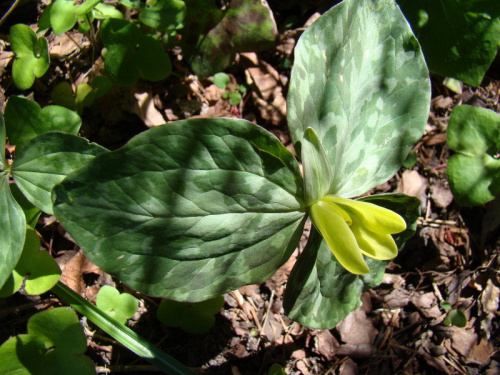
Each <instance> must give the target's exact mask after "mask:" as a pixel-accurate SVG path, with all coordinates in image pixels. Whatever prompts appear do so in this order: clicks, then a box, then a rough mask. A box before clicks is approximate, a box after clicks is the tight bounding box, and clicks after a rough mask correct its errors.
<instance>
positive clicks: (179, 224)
mask: <svg viewBox="0 0 500 375" xmlns="http://www.w3.org/2000/svg"><path fill="white" fill-rule="evenodd" d="M429 100H430V84H429V79H428V71H427V67H426V64H425V62H424V59H423V57H422V54H421V51H420V46H419V44H418V42H417V40H416V39H415V37H414V35H413V34H412V31H411V29H410V27H409V25H408V23H407V21H406V20H405V18H404V17H403V15H402V13H401V12H400V10H399V8H398V6H397V5H396V4H395V2H394V1H392V0H377V1H375V0H345V1H344V2H342V3H340V4H339V5H337V6H335V7H334V8H332V9H331V10H330V11H328V12H326V13H325V14H324V15H323V16H322V17H321V18H320V19H318V20H317V21H316V22H315V23H314V24H313V25H312V26H311V27H310V28H309V29H307V30H306V31H305V32H304V34H303V35H302V37H301V38H300V41H299V43H298V44H297V47H296V49H295V64H294V67H293V70H292V77H291V82H290V89H289V96H288V125H289V129H290V133H291V136H292V140H293V142H294V146H295V149H296V151H297V154H298V156H299V158H300V161H301V162H302V166H303V174H302V173H301V172H300V169H299V164H298V163H297V161H296V159H295V158H294V156H293V155H292V154H291V153H290V152H289V151H288V150H287V149H286V148H285V147H284V146H283V145H282V144H281V143H280V142H279V140H278V139H277V138H275V137H274V136H273V135H272V134H271V133H269V132H267V131H265V130H264V129H262V128H261V127H259V126H257V125H255V124H252V123H250V122H247V121H244V120H238V119H228V118H221V119H191V120H186V121H179V122H175V123H171V124H168V125H165V126H162V127H158V128H155V129H151V130H149V131H146V132H144V133H142V134H139V135H138V136H136V137H134V138H133V139H132V140H131V141H130V142H129V143H128V144H127V145H125V146H124V147H123V148H121V149H119V150H116V151H113V152H103V153H100V154H99V155H97V156H95V157H93V158H92V160H90V161H89V162H87V163H86V164H85V165H83V166H82V167H81V168H78V169H76V170H75V171H74V172H73V173H70V174H69V176H68V177H66V178H65V179H64V180H63V181H62V183H61V184H59V185H57V186H56V187H55V189H54V191H53V194H52V196H53V212H54V214H55V215H56V217H57V218H58V219H59V220H60V222H61V223H62V225H63V226H64V227H65V228H66V229H67V230H68V231H69V233H70V234H71V235H72V237H73V238H74V239H75V241H76V242H77V243H78V244H79V245H80V246H81V247H82V249H83V250H84V252H85V254H86V255H87V256H88V257H89V258H90V260H91V261H93V262H94V263H96V264H97V265H98V266H100V267H101V268H102V269H104V270H105V271H106V272H108V273H110V274H112V275H115V276H116V277H118V278H119V279H120V280H122V281H123V282H124V283H126V284H128V285H130V286H131V287H133V288H135V289H137V290H138V291H140V292H142V293H145V294H149V295H153V296H160V297H165V298H168V299H172V300H177V301H188V302H198V301H203V300H206V299H209V298H213V297H215V296H217V295H220V294H223V293H225V292H227V291H229V290H233V289H235V288H238V287H240V286H242V285H245V284H252V283H259V282H262V281H264V280H266V279H267V278H269V277H270V276H272V274H273V273H274V272H275V271H276V270H277V269H278V268H279V267H280V266H281V265H282V264H283V263H284V262H285V261H286V260H287V259H288V258H289V257H290V255H291V254H292V252H293V251H294V249H295V248H296V247H297V244H298V242H299V239H300V237H301V235H302V232H303V229H304V225H305V223H306V220H307V219H308V218H311V219H312V222H313V226H312V229H311V233H310V236H309V241H308V243H307V245H306V247H305V249H304V250H303V251H302V253H301V255H300V257H299V259H298V261H297V263H296V265H295V267H294V269H293V271H292V273H291V275H290V279H289V282H288V286H287V291H286V294H285V301H284V307H285V310H286V313H287V314H288V315H289V316H290V317H291V318H293V319H296V320H298V321H299V322H301V323H303V324H305V325H308V326H310V327H314V328H331V327H332V326H334V325H335V324H336V323H338V321H339V320H341V319H342V318H343V317H344V316H345V315H346V314H347V313H349V312H350V311H352V310H353V309H355V308H356V307H357V306H359V304H360V302H359V296H360V294H361V293H362V291H363V290H364V289H365V288H368V287H370V286H372V285H375V284H376V283H378V282H380V279H381V276H382V274H383V271H384V268H385V264H386V263H385V260H387V259H392V258H393V257H394V256H396V254H397V249H398V248H400V247H401V246H402V244H403V243H404V241H405V240H406V239H407V238H409V237H410V236H411V235H412V234H413V231H414V229H415V222H416V218H417V217H418V202H417V201H416V200H415V199H413V198H410V197H407V196H404V195H400V194H386V195H380V196H373V197H363V198H356V197H359V196H361V195H363V194H364V193H366V192H368V191H369V190H370V189H372V188H373V187H375V186H377V185H378V184H380V183H382V182H384V181H386V180H387V179H388V178H390V177H391V176H392V175H393V174H395V173H396V172H397V170H398V169H399V168H400V167H401V165H402V164H403V162H404V161H405V159H406V157H407V155H408V153H409V152H410V150H411V148H412V146H413V145H414V143H415V142H416V141H417V140H418V139H419V138H420V136H421V135H422V132H423V130H424V126H425V123H426V119H427V114H428V108H429ZM365 256H366V257H368V258H365Z"/></svg>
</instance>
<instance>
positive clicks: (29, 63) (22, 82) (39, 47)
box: [10, 24, 50, 90]
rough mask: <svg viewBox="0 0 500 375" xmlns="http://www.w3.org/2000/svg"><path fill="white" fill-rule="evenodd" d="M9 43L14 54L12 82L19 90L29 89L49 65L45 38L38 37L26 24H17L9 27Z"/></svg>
mask: <svg viewBox="0 0 500 375" xmlns="http://www.w3.org/2000/svg"><path fill="white" fill-rule="evenodd" d="M10 44H11V48H12V52H14V54H15V55H16V58H15V60H14V64H13V66H12V78H13V79H14V83H15V84H16V86H17V87H19V88H20V89H21V90H26V89H29V88H30V87H31V86H32V85H33V82H35V78H40V77H41V76H43V75H44V74H45V72H46V71H47V69H48V68H49V66H50V57H49V47H48V43H47V39H45V38H44V37H39V38H38V37H37V36H36V34H35V32H34V31H33V30H32V29H31V28H30V27H29V26H27V25H24V24H17V25H14V26H12V27H11V28H10Z"/></svg>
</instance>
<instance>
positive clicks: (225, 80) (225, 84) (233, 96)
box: [214, 73, 247, 105]
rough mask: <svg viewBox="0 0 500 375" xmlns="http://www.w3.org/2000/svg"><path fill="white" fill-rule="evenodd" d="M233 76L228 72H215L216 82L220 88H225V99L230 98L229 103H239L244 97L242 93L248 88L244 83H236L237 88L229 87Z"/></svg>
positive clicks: (223, 94) (223, 95)
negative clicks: (231, 88)
mask: <svg viewBox="0 0 500 375" xmlns="http://www.w3.org/2000/svg"><path fill="white" fill-rule="evenodd" d="M230 82H231V78H230V77H229V76H228V75H227V74H226V73H216V74H214V84H215V86H217V87H218V88H220V89H224V90H226V91H224V92H223V93H222V98H223V99H229V104H231V105H238V104H240V103H241V100H242V99H243V97H242V94H244V93H246V91H247V89H246V87H245V86H243V85H236V90H230V89H229V83H230Z"/></svg>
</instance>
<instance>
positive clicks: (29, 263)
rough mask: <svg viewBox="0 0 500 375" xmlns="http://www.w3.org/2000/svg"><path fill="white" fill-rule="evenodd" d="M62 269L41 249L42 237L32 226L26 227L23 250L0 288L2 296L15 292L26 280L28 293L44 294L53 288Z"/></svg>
mask: <svg viewBox="0 0 500 375" xmlns="http://www.w3.org/2000/svg"><path fill="white" fill-rule="evenodd" d="M60 274H61V270H60V269H59V266H58V265H57V263H56V261H55V260H54V258H52V256H51V255H50V254H49V253H48V252H47V251H45V250H40V239H39V238H38V235H37V234H36V232H35V230H34V229H32V228H27V229H26V239H25V241H24V247H23V252H22V254H21V258H20V259H19V261H18V263H17V265H16V267H15V269H14V271H13V272H12V275H11V277H10V279H9V280H8V281H7V283H6V284H5V285H4V286H3V287H2V288H1V289H0V297H5V296H9V295H11V294H13V293H15V292H16V291H17V290H19V288H20V287H21V284H22V282H23V280H24V281H25V285H24V289H25V290H26V292H27V293H28V294H32V295H35V294H42V293H44V292H46V291H48V290H49V289H50V288H52V287H53V286H54V285H55V283H56V282H57V280H59V275H60Z"/></svg>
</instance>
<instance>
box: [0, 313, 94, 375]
mask: <svg viewBox="0 0 500 375" xmlns="http://www.w3.org/2000/svg"><path fill="white" fill-rule="evenodd" d="M86 348H87V340H86V338H85V335H84V333H83V329H82V327H81V325H80V322H79V321H78V317H77V316H76V314H75V313H74V312H73V311H72V310H71V309H70V308H67V307H59V308H54V309H52V310H47V311H43V312H40V313H37V314H35V315H33V316H32V317H31V318H30V319H29V321H28V333H27V334H25V335H19V336H15V337H13V338H11V339H9V340H8V341H6V342H5V343H3V345H2V346H1V347H0V357H1V358H2V362H0V372H1V373H2V374H19V375H21V374H23V375H24V374H35V375H49V374H75V375H88V374H95V370H94V363H93V362H92V361H91V359H90V358H89V357H87V356H85V355H83V353H84V352H85V350H86Z"/></svg>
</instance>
